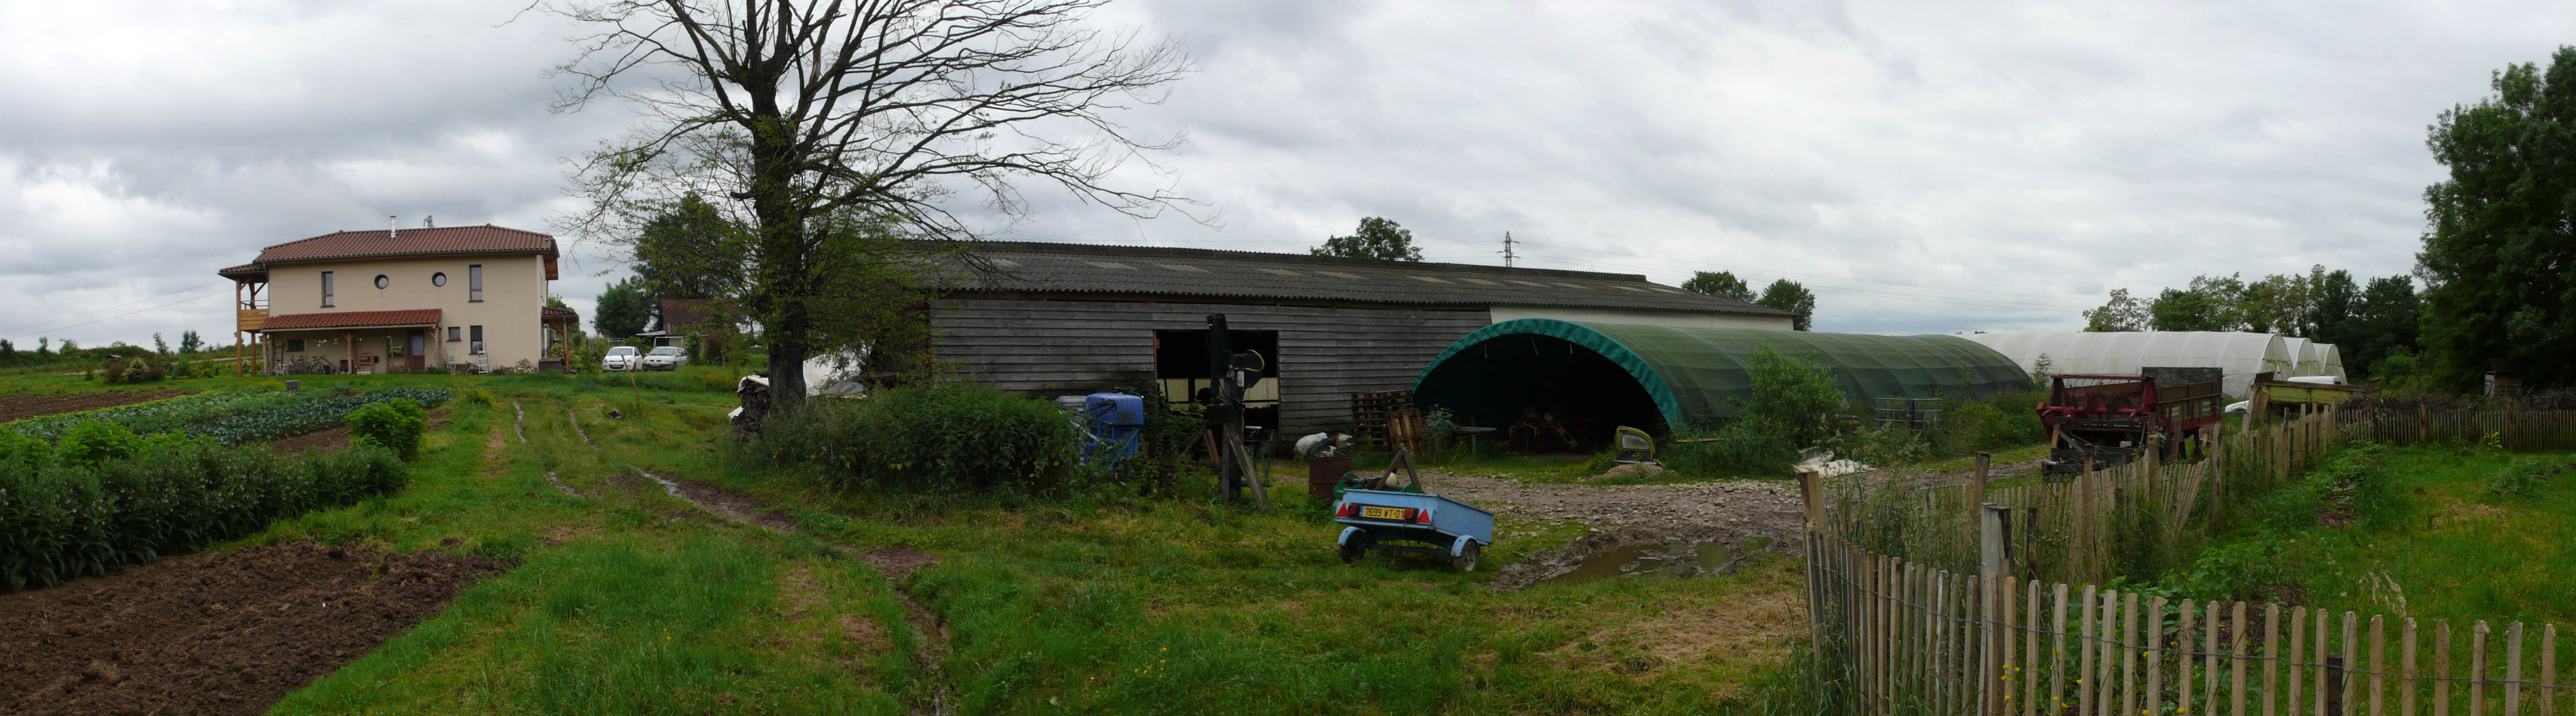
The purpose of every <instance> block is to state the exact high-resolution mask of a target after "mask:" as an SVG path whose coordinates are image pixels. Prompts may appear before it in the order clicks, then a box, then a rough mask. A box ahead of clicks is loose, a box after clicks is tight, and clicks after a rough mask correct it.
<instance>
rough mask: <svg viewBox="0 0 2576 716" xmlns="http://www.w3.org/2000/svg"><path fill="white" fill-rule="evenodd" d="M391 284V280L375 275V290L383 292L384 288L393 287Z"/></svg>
mask: <svg viewBox="0 0 2576 716" xmlns="http://www.w3.org/2000/svg"><path fill="white" fill-rule="evenodd" d="M393 282H394V280H393V279H389V278H385V275H384V274H376V290H379V291H381V290H384V288H385V287H386V286H391V285H393Z"/></svg>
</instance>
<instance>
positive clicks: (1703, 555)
mask: <svg viewBox="0 0 2576 716" xmlns="http://www.w3.org/2000/svg"><path fill="white" fill-rule="evenodd" d="M1770 548H1771V538H1768V537H1749V538H1746V539H1745V540H1744V542H1743V543H1742V544H1741V545H1730V544H1727V543H1724V542H1628V543H1623V544H1617V545H1613V546H1611V547H1610V548H1608V549H1604V550H1601V551H1598V552H1594V553H1592V554H1590V555H1586V556H1584V557H1582V558H1581V559H1579V560H1577V561H1576V562H1575V563H1574V566H1573V567H1572V568H1571V569H1567V570H1565V571H1561V572H1557V573H1555V574H1554V575H1552V576H1549V577H1546V578H1543V579H1540V580H1538V581H1537V583H1538V584H1581V583H1584V582H1592V581H1599V580H1603V579H1626V578H1629V577H1640V576H1645V575H1650V574H1654V575H1663V576H1667V577H1679V578H1687V577H1703V576H1712V575H1718V574H1724V573H1726V572H1728V571H1730V570H1732V569H1733V568H1734V566H1735V563H1736V562H1737V561H1738V560H1739V559H1741V558H1743V557H1747V556H1751V555H1753V554H1758V553H1760V552H1762V551H1763V550H1767V549H1770Z"/></svg>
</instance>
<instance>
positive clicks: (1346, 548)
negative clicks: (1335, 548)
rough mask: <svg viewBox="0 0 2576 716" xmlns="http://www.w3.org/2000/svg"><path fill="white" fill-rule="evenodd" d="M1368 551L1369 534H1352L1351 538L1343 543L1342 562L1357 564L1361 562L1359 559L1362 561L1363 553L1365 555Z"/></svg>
mask: <svg viewBox="0 0 2576 716" xmlns="http://www.w3.org/2000/svg"><path fill="white" fill-rule="evenodd" d="M1367 553H1368V536H1367V535H1351V538H1350V539H1349V540H1348V541H1344V542H1343V543H1342V563H1343V564H1357V563H1359V561H1360V556H1361V555H1365V554H1367Z"/></svg>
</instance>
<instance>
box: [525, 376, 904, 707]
mask: <svg viewBox="0 0 2576 716" xmlns="http://www.w3.org/2000/svg"><path fill="white" fill-rule="evenodd" d="M510 405H511V407H513V408H516V409H517V410H518V413H519V420H520V421H524V420H525V419H526V418H527V414H528V411H527V409H526V408H525V407H522V406H520V405H519V401H516V400H513V401H510ZM564 420H565V421H566V422H568V423H571V424H572V430H573V433H574V434H576V435H580V436H581V441H582V443H584V444H586V445H589V446H590V449H591V452H594V453H595V452H598V451H599V443H597V442H594V441H592V440H591V439H590V433H589V432H587V431H584V430H582V427H581V416H580V414H579V413H578V412H576V411H575V410H573V409H572V408H571V407H570V406H566V407H565V408H564ZM511 427H512V429H514V430H516V429H519V426H518V423H517V422H513V423H512V425H511ZM519 443H520V444H522V445H526V444H528V434H527V433H526V432H525V431H524V430H522V431H521V432H520V433H519ZM627 468H628V469H631V470H634V471H635V474H638V475H642V476H644V478H645V479H648V480H652V481H653V482H654V484H658V485H661V486H662V491H663V492H666V493H669V494H670V495H671V496H672V497H674V498H678V499H679V500H680V501H681V502H686V503H689V505H690V506H693V507H696V508H698V509H699V510H702V511H705V512H706V513H707V514H711V515H715V516H717V517H721V518H724V519H725V520H726V521H729V522H735V523H739V524H746V525H751V526H754V527H759V528H761V529H765V530H769V531H771V532H776V533H779V534H794V533H799V532H803V531H804V530H803V526H802V525H799V524H797V523H796V520H795V519H794V518H791V517H788V516H787V511H786V510H783V509H777V508H773V507H770V506H768V505H767V504H765V503H763V502H762V501H761V500H760V499H759V498H755V497H752V496H750V495H746V494H743V493H739V492H734V491H732V490H726V489H724V488H720V487H715V486H713V485H707V484H703V483H698V482H692V481H688V480H681V479H678V478H674V477H671V476H668V475H663V474H660V473H656V472H653V471H651V470H646V469H644V468H642V467H638V466H635V465H628V466H627ZM546 481H547V482H551V483H554V485H555V488H556V489H559V490H563V491H564V493H565V494H569V495H574V496H579V495H580V494H581V493H578V492H574V491H573V490H572V488H571V487H567V486H565V485H564V484H563V483H562V482H561V481H559V480H556V479H555V474H554V473H553V472H552V471H548V472H547V473H546ZM823 544H824V545H826V546H829V547H831V548H832V550H833V551H835V552H839V553H841V555H842V556H845V557H851V558H855V559H857V560H859V561H860V562H861V563H863V564H866V565H868V567H869V568H870V569H874V570H877V573H879V574H882V575H884V576H885V579H886V586H887V587H889V588H891V589H892V590H893V593H894V597H895V601H897V602H899V603H901V604H902V605H903V610H904V614H905V616H906V617H907V619H908V621H910V622H911V626H912V629H913V633H914V635H915V643H917V644H919V645H920V646H919V647H918V648H917V649H916V651H915V652H914V654H913V658H914V660H915V661H918V662H920V664H921V667H922V670H923V671H925V672H928V674H929V681H930V684H931V689H930V693H929V695H928V698H927V699H926V703H920V702H917V703H915V704H913V709H912V712H913V713H916V714H931V715H932V716H947V714H949V713H951V712H952V711H953V710H954V709H953V706H952V704H953V702H954V700H955V699H954V697H953V696H952V695H951V691H952V690H951V689H950V687H949V684H950V680H949V678H948V671H947V668H946V662H947V657H948V625H947V623H946V622H944V621H942V620H941V619H940V618H939V615H938V614H936V613H934V612H932V611H931V610H930V607H929V605H926V604H923V603H922V602H921V600H919V599H915V598H913V596H912V591H911V590H910V589H909V588H907V587H905V586H904V581H905V580H906V579H909V578H910V577H911V576H912V573H913V572H914V571H915V570H918V569H920V568H922V567H927V566H930V565H933V564H938V563H939V560H940V558H939V555H935V554H931V553H928V552H922V551H920V550H915V549H910V548H905V547H887V548H881V549H873V550H868V551H866V552H858V553H853V552H851V551H850V548H849V547H847V546H844V545H840V544H836V543H833V542H830V541H824V542H823Z"/></svg>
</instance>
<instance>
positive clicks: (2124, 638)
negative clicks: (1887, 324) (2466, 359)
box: [1805, 410, 2576, 716]
mask: <svg viewBox="0 0 2576 716" xmlns="http://www.w3.org/2000/svg"><path fill="white" fill-rule="evenodd" d="M2453 412H2454V414H2444V413H2437V412H2433V411H2430V410H2422V411H2418V410H2408V411H2403V412H2402V413H2400V412H2398V411H2379V412H2378V413H2377V414H2370V413H2364V412H2358V411H2343V412H2342V413H2341V414H2337V413H2335V412H2331V411H2329V412H2322V413H2317V414H2313V415H2308V416H2305V417H2302V418H2299V419H2297V420H2292V421H2288V422H2287V423H2285V424H2280V425H2275V426H2272V427H2269V428H2264V429H2260V430H2257V431H2255V432H2253V433H2251V434H2247V435H2238V436H2230V437H2223V438H2221V440H2222V442H2221V447H2222V449H2221V450H2220V451H2218V455H2217V457H2216V458H2215V460H2216V461H2217V463H2218V464H2215V465H2213V464H2210V463H2208V462H2202V463H2194V464H2190V465H2150V464H2138V465H2131V466H2125V467H2123V468H2119V469H2114V470H2110V471H2105V472H2102V473H2094V474H2087V475H2083V476H2079V477H2077V478H2076V479H2075V480H2072V481H2069V482H2067V483H2063V484H2053V485H2052V484H2042V485H2034V486H2027V487H2021V488H2015V489H2013V490H1999V491H1996V492H1995V494H1993V495H1982V494H1980V493H1982V492H1983V485H1982V484H1979V483H1974V482H1971V483H1966V484H1954V485H1933V486H1928V487H1922V488H1916V489H1913V490H1912V492H1913V494H1906V495H1903V496H1902V497H1901V498H1899V499H1900V500H1901V501H1902V502H1903V503H1904V504H1902V505H1900V507H1901V508H1902V511H1905V512H1911V511H1913V510H1917V509H1919V510H1923V511H1924V514H1926V515H1928V514H1930V513H1931V512H1933V511H1951V512H1956V513H1959V514H1962V515H1969V514H1975V513H1974V512H1971V511H1970V510H1969V509H1968V508H1970V507H1971V506H1975V505H1978V504H1980V503H1985V504H2003V505H2014V506H2021V507H2025V508H2026V507H2033V506H2037V507H2040V508H2041V509H2040V510H2039V513H2038V514H2040V515H2042V516H2043V517H2042V519H2040V520H2039V521H2038V522H2035V523H2024V524H2023V525H2022V527H2023V530H2024V531H2023V532H2021V533H2019V534H2021V535H2034V534H2035V535H2041V536H2042V537H2040V538H2037V539H2029V540H2027V541H2024V542H2016V544H2015V545H2014V546H2015V547H2016V548H2017V549H2019V550H2024V551H2018V552H2015V554H2016V555H2018V556H2019V557H2020V558H2018V559H2008V560H2005V561H2004V563H2003V567H2002V569H2001V570H2000V573H1998V572H1994V571H1985V570H1984V568H1983V566H1982V565H1980V563H1979V561H1978V558H1977V557H1976V556H1975V555H1976V554H1977V553H1978V550H1977V549H1976V547H1975V546H1974V545H1975V544H1976V541H1977V540H1976V538H1975V535H1976V534H1977V533H1976V532H1975V531H1974V530H1970V529H1961V528H1960V527H1962V526H1964V525H1966V524H1969V521H1968V519H1967V518H1964V517H1963V518H1961V519H1958V520H1956V521H1954V522H1950V523H1948V527H1947V528H1944V527H1943V524H1944V523H1943V521H1942V520H1938V519H1931V520H1923V519H1906V518H1907V517H1908V515H1901V514H1897V512H1896V511H1891V510H1890V509H1889V507H1888V502H1889V501H1888V499H1887V497H1886V495H1885V493H1884V492H1882V493H1881V494H1879V495H1866V494H1856V493H1853V492H1849V491H1846V492H1843V493H1839V494H1838V493H1837V491H1836V489H1835V488H1834V487H1832V486H1829V485H1826V484H1824V482H1823V481H1822V480H1819V479H1817V478H1814V477H1812V476H1810V477H1808V478H1807V480H1806V484H1805V488H1806V489H1805V493H1806V496H1807V500H1806V502H1807V520H1808V524H1809V531H1808V535H1807V555H1806V557H1807V560H1808V563H1807V574H1808V582H1807V597H1808V603H1807V607H1808V609H1809V614H1811V615H1814V619H1813V629H1814V632H1813V634H1812V637H1813V638H1814V639H1815V641H1814V644H1815V645H1816V647H1817V654H1818V657H1819V658H1818V664H1819V668H1820V669H1822V670H1823V672H1822V673H1820V674H1818V678H1820V679H1825V680H1827V681H1829V682H1830V685H1831V686H1832V687H1833V689H1834V691H1835V692H1837V693H1841V694H1844V695H1846V703H1845V706H1847V707H1848V708H1849V709H1850V710H1851V711H1852V712H1855V713H1863V714H1892V713H1929V714H1995V715H2007V714H2021V715H2023V716H2039V715H2041V714H2049V715H2051V716H2058V715H2070V714H2071V715H2076V716H2115V715H2120V714H2136V715H2139V716H2161V715H2163V714H2185V715H2187V714H2227V715H2228V716H2243V715H2245V714H2254V713H2260V714H2262V715H2263V716H2281V715H2284V714H2289V715H2306V716H2360V715H2363V714H2367V715H2369V716H2385V715H2386V714H2390V713H2395V714H2401V715H2403V716H2415V715H2416V714H2434V715H2436V716H2450V715H2451V714H2455V713H2456V714H2467V715H2469V716H2487V715H2488V714H2503V715H2505V716H2522V714H2525V713H2537V714H2542V715H2543V716H2556V715H2557V714H2558V713H2560V711H2559V709H2560V708H2561V706H2562V701H2565V700H2568V699H2576V684H2571V683H2565V682H2561V681H2560V678H2561V675H2560V674H2559V672H2558V660H2557V656H2558V632H2557V627H2556V625H2554V624H2538V625H2529V624H2524V623H2522V622H2509V623H2493V624H2491V623H2489V622H2487V621H2483V620H2480V621H2475V622H2472V623H2468V624H2453V623H2450V622H2447V621H2433V622H2430V623H2418V622H2417V621H2416V620H2414V619H2411V618H2405V617H2403V616H2402V615H2400V616H2391V615H2382V614H2373V615H2366V616H2365V615H2362V614H2359V613H2356V612H2350V611H2347V612H2342V613H2333V612H2328V611H2324V610H2311V609H2308V608H2306V607H2302V606H2294V605H2282V604H2250V603H2246V602H2195V601H2192V600H2188V599H2186V600H2178V601H2177V600H2170V599H2167V598H2165V597H2161V596H2144V597H2142V596H2141V595H2139V594H2136V593H2125V592H2121V591H2118V590H2113V589H2106V588H2103V587H2100V586H2097V583H2098V581H2099V580H2100V579H2101V575H2102V571H2103V562H2104V560H2105V554H2104V552H2105V550H2106V548H2107V544H2108V543H2107V537H2106V536H2105V533H2106V532H2107V529H2106V528H2105V527H2104V525H2105V522H2106V518H2107V517H2108V516H2109V515H2112V514H2114V513H2116V512H2118V511H2120V510H2130V511H2132V512H2133V513H2134V512H2136V511H2140V510H2152V511H2160V512H2162V513H2163V514H2166V515H2171V516H2172V517H2173V518H2174V519H2173V523H2174V524H2175V525H2177V527H2176V529H2177V530H2178V525H2179V524H2180V523H2181V522H2182V521H2183V520H2184V519H2187V518H2189V517H2190V516H2192V515H2194V514H2207V513H2208V511H2211V510H2216V509H2222V506H2221V505H2219V504H2217V503H2215V502H2214V501H2213V500H2215V499H2217V498H2218V497H2219V496H2223V495H2224V494H2226V490H2225V489H2223V488H2224V487H2225V485H2224V484H2222V483H2223V482H2224V481H2229V480H2236V481H2244V480H2256V481H2263V482H2278V481H2284V480H2288V479H2292V478H2294V477H2296V476H2297V474H2298V473H2299V471H2300V470H2302V469H2304V468H2305V467H2307V466H2309V465H2310V463H2312V462H2313V461H2314V460H2316V459H2318V458H2319V457H2320V456H2322V455H2323V454H2324V453H2325V452H2326V451H2328V450H2331V449H2333V448H2334V447H2336V443H2337V440H2338V439H2339V436H2344V437H2370V438H2374V439H2381V440H2384V441H2389V442H2400V443H2405V442H2417V441H2436V442H2448V441H2465V442H2478V441H2482V440H2491V441H2497V442H2501V443H2503V444H2506V445H2509V446H2518V447H2519V448H2520V449H2566V448H2569V447H2576V412H2571V411H2514V410H2483V411H2453ZM2356 420H2358V421H2362V422H2352V421H2356ZM2347 424H2348V425H2349V426H2350V427H2349V429H2346V428H2345V426H2346V425H2347ZM1980 509H1982V508H1980ZM2052 512H2053V513H2058V514H2057V516H2056V517H2055V518H2054V519H2053V520H2052V519H2050V518H2048V517H2046V515H2048V514H2050V513H2052ZM2015 514H2027V513H2025V512H2016V513H2015ZM1918 517H1919V516H1918ZM1891 518H1895V519H1897V520H1898V521H1903V522H1915V523H1922V524H1926V525H1930V527H1926V528H1922V529H1917V530H1913V531H1912V532H1900V533H1890V532H1889V531H1888V530H1887V529H1886V528H1887V525H1886V522H1887V521H1889V520H1890V519H1891ZM1873 530H1875V531H1873ZM2030 551H2039V552H2042V553H2043V554H2042V555H2039V556H2036V557H2034V556H2032V555H2030V554H2029V552H2030ZM1897 554H1901V555H1903V556H1895V555H1897ZM2070 582H2072V583H2070ZM2078 584H2080V585H2081V586H2077V585H2078ZM2563 705H2564V706H2566V707H2567V708H2569V709H2571V710H2576V702H2570V703H2565V704H2563Z"/></svg>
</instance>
